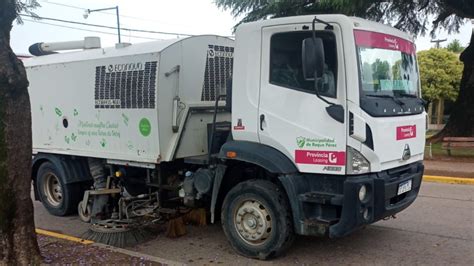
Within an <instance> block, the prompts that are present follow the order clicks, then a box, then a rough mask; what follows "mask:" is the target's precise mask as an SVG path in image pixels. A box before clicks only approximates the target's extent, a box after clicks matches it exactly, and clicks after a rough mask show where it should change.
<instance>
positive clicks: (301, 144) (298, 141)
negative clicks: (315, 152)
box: [296, 137, 306, 148]
mask: <svg viewBox="0 0 474 266" xmlns="http://www.w3.org/2000/svg"><path fill="white" fill-rule="evenodd" d="M305 143H306V138H305V137H298V138H296V145H298V147H300V148H303V147H304V144H305Z"/></svg>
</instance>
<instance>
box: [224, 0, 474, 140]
mask: <svg viewBox="0 0 474 266" xmlns="http://www.w3.org/2000/svg"><path fill="white" fill-rule="evenodd" d="M215 2H216V4H217V6H218V7H221V8H224V9H229V10H231V12H232V14H233V15H234V16H236V17H237V16H244V18H243V19H242V20H241V21H240V22H239V23H241V22H247V21H254V20H259V19H267V18H274V17H284V16H295V15H307V14H321V13H342V14H347V15H351V16H358V17H363V18H367V19H371V20H374V21H378V22H382V23H386V24H391V25H393V26H394V27H396V28H398V29H401V30H404V31H407V32H410V33H413V34H417V35H424V34H426V33H427V31H428V30H429V29H428V26H429V24H430V22H432V26H433V27H432V30H431V35H434V33H435V32H436V30H438V29H440V28H443V29H446V30H447V31H448V33H451V32H458V31H459V28H460V27H461V25H463V24H464V23H465V22H466V21H467V20H466V19H469V18H470V19H472V18H474V1H472V0H418V1H410V0H319V1H316V0H216V1H215ZM433 18H434V19H433ZM432 19H433V21H431V20H432ZM460 59H461V61H462V62H463V63H464V70H463V75H462V79H461V85H460V91H459V97H458V98H457V100H456V102H455V106H454V108H453V111H452V113H451V117H450V119H449V121H448V124H447V125H446V127H445V128H444V130H443V131H442V132H440V133H439V134H438V135H437V136H436V137H435V140H439V139H441V138H442V137H443V136H445V135H453V136H473V135H474V108H472V106H474V35H471V41H470V44H469V46H468V47H467V48H466V49H465V50H464V51H463V52H462V53H461V56H460Z"/></svg>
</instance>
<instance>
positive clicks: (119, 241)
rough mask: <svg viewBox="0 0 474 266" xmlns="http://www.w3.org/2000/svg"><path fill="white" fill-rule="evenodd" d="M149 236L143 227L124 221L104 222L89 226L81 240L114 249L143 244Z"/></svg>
mask: <svg viewBox="0 0 474 266" xmlns="http://www.w3.org/2000/svg"><path fill="white" fill-rule="evenodd" d="M149 236H150V234H149V233H148V231H147V229H146V227H144V226H143V225H139V224H135V223H132V222H129V221H124V220H120V221H116V220H104V221H100V222H97V223H94V224H91V225H90V227H89V230H88V231H87V232H86V233H84V234H83V235H82V238H84V239H88V240H92V241H94V242H98V243H103V244H107V245H111V246H115V247H128V246H134V245H137V244H140V243H143V242H145V241H146V240H148V239H149Z"/></svg>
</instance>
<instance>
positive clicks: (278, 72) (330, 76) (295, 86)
mask: <svg viewBox="0 0 474 266" xmlns="http://www.w3.org/2000/svg"><path fill="white" fill-rule="evenodd" d="M308 29H311V23H308V24H307V25H303V24H293V25H281V26H271V27H264V28H262V49H261V51H262V56H261V59H260V60H261V64H260V65H261V77H260V78H261V80H260V95H259V112H258V118H257V121H258V123H259V125H258V132H259V134H258V136H259V141H260V143H262V144H265V145H268V146H271V147H274V148H276V149H278V150H279V151H280V152H282V153H283V154H285V155H286V156H287V157H288V158H290V159H291V160H292V161H293V162H295V164H296V166H297V167H298V169H299V170H300V172H304V173H326V174H344V173H345V159H346V155H345V150H346V126H345V122H343V123H341V122H338V121H336V120H334V119H333V118H331V117H330V116H329V115H328V113H327V111H326V107H327V106H328V104H327V103H325V102H323V101H322V100H321V99H319V98H318V97H317V96H316V93H315V87H316V86H315V82H314V81H307V80H305V79H304V77H303V69H302V41H303V39H305V38H310V37H311V34H312V32H311V30H308ZM316 37H318V38H322V40H323V43H324V52H325V70H324V73H323V76H322V77H321V78H319V79H318V80H317V82H316V83H317V87H318V91H319V93H320V95H321V96H322V97H324V98H325V99H326V100H328V101H330V102H332V103H335V104H340V105H342V106H344V109H346V108H345V94H346V93H345V87H346V86H345V78H344V61H343V57H342V54H343V48H342V47H343V46H342V44H341V29H340V27H338V25H334V30H332V31H329V30H324V29H323V27H322V26H319V27H318V25H317V26H316ZM344 120H345V121H347V119H344Z"/></svg>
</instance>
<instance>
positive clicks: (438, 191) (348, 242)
mask: <svg viewBox="0 0 474 266" xmlns="http://www.w3.org/2000/svg"><path fill="white" fill-rule="evenodd" d="M35 222H36V227H37V228H41V229H46V230H51V231H55V232H60V233H64V234H69V235H73V236H81V235H82V234H83V233H84V232H85V231H86V230H87V224H84V223H82V222H80V221H79V219H78V218H77V217H76V216H71V217H54V216H51V215H49V214H48V213H47V212H46V211H45V209H44V208H43V206H42V205H41V203H39V202H35ZM187 229H188V234H187V235H185V236H183V237H181V238H178V239H169V238H166V237H165V236H164V235H163V234H161V235H158V236H156V238H154V239H153V240H151V241H149V242H147V243H144V244H141V245H139V246H136V247H133V248H128V249H130V250H133V251H138V252H142V253H145V254H149V255H152V256H157V257H160V258H164V259H168V260H174V261H178V262H182V263H186V264H239V265H241V264H259V265H266V264H284V265H288V264H297V265H301V264H316V263H317V264H333V265H334V264H410V265H412V264H428V265H447V264H454V265H474V186H470V185H450V184H436V183H427V182H424V183H423V184H422V189H421V192H420V195H419V197H418V199H417V200H416V201H415V203H414V204H413V205H412V206H410V207H409V208H408V209H406V210H405V211H403V212H401V213H399V214H398V215H397V219H392V220H389V221H380V222H378V223H375V224H374V225H370V226H367V227H366V228H364V229H362V230H359V231H357V232H355V233H354V234H352V235H350V236H348V237H345V238H342V239H335V240H334V239H326V238H315V237H298V238H297V239H296V241H295V243H294V244H293V246H292V248H291V249H290V250H289V251H288V252H287V254H286V255H285V256H283V257H280V258H277V259H274V260H272V261H269V262H262V261H256V260H250V259H247V258H244V257H241V256H238V255H236V254H235V253H234V252H233V251H232V249H231V247H230V245H229V244H228V243H227V242H226V239H225V237H224V234H223V232H222V229H221V227H220V225H210V226H206V227H192V226H190V227H188V228H187Z"/></svg>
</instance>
